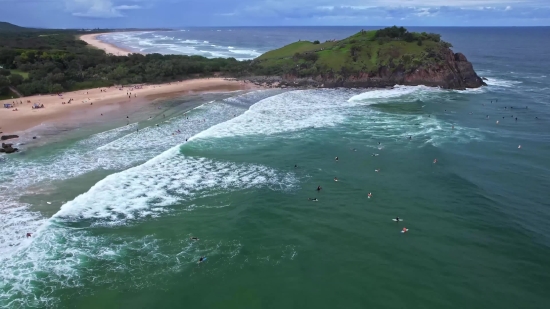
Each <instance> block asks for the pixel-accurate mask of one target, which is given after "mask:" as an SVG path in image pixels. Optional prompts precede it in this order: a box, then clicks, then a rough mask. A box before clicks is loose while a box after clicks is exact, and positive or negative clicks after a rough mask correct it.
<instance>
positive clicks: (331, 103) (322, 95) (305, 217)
mask: <svg viewBox="0 0 550 309" xmlns="http://www.w3.org/2000/svg"><path fill="white" fill-rule="evenodd" d="M449 31H450V32H452V31H451V30H449ZM453 31H455V32H452V33H454V35H455V36H457V37H456V38H455V39H454V40H452V42H453V43H454V42H455V40H456V41H457V43H456V44H455V45H457V44H460V45H461V48H460V50H461V51H463V52H465V53H466V55H468V56H469V55H472V57H470V59H471V60H472V61H473V62H474V65H475V67H476V69H478V71H480V75H482V76H485V77H487V78H488V86H487V87H483V88H481V89H475V90H467V91H447V90H440V89H434V88H427V87H402V86H400V87H395V88H394V89H383V90H359V89H355V90H345V89H333V90H298V91H281V90H268V91H257V92H251V93H246V94H242V93H235V94H228V95H226V96H220V97H209V98H203V100H202V101H201V100H197V105H196V106H198V107H197V108H195V109H193V110H191V111H188V112H187V113H186V111H187V108H183V107H182V108H181V109H179V107H178V106H181V105H180V103H178V100H174V101H172V102H171V103H167V105H166V106H170V108H167V110H172V109H173V110H177V112H174V113H166V116H167V117H166V118H159V117H158V115H161V111H159V112H157V113H156V114H152V115H156V117H155V118H154V119H155V120H154V121H152V122H150V123H149V121H148V120H144V121H140V122H139V124H137V125H133V126H129V127H128V126H125V127H119V128H114V129H110V130H107V131H103V132H90V133H89V134H77V136H75V137H72V138H67V139H66V140H64V141H63V142H60V143H59V144H56V146H55V147H51V146H47V147H46V146H36V147H35V148H33V149H32V150H30V151H29V152H28V153H29V154H28V155H25V156H22V155H18V156H10V157H7V156H6V157H3V160H2V161H1V162H0V164H2V165H1V166H2V171H3V173H2V176H0V177H1V178H0V186H1V187H0V194H1V195H2V196H3V198H4V201H5V203H3V208H2V210H1V211H0V216H2V220H1V221H0V222H1V223H0V231H1V233H0V259H1V266H0V272H1V275H2V277H3V280H2V281H1V282H0V304H1V305H3V306H6V307H9V308H27V307H57V308H75V307H76V308H88V307H89V308H97V307H104V308H133V307H152V306H156V307H163V308H164V307H181V306H194V307H202V308H204V307H206V308H219V307H224V308H243V307H246V308H265V307H271V308H282V307H287V308H294V307H296V308H298V307H299V308H334V307H347V308H364V307H366V306H372V307H376V308H402V307H414V308H417V307H418V308H443V307H444V308H464V307H469V308H497V307H498V308H545V307H546V303H547V302H548V300H549V296H548V294H547V290H548V288H549V282H550V280H549V279H550V277H549V275H548V274H549V273H550V263H549V262H548V258H547V257H548V255H549V254H550V238H549V236H548V235H549V234H550V228H549V227H548V224H547V222H548V220H549V219H550V209H549V207H550V205H549V203H548V201H547V200H548V193H547V188H548V186H549V185H550V177H549V175H550V174H549V172H550V163H549V161H548V159H547V158H548V155H550V147H549V145H550V144H549V142H550V133H549V132H550V131H549V126H550V122H549V119H550V112H549V110H548V105H547V104H548V102H547V98H548V88H547V82H546V78H545V77H543V76H545V74H546V73H544V71H546V70H547V69H548V68H549V67H550V65H549V63H548V60H545V59H541V58H540V57H539V56H538V55H539V53H544V52H548V51H549V50H550V49H549V48H548V46H542V47H541V46H539V45H536V44H539V41H536V40H530V37H529V35H528V33H524V34H523V35H522V36H520V38H521V39H520V40H523V41H521V42H517V41H514V42H510V41H506V39H505V38H503V37H501V36H499V35H500V34H499V33H500V32H498V31H497V32H495V33H491V34H490V37H492V38H494V40H496V41H498V42H499V44H500V47H499V48H500V52H499V53H495V52H494V51H493V50H491V47H490V46H489V47H487V45H486V42H484V41H482V40H479V39H478V40H473V39H472V38H474V39H475V38H476V36H475V33H474V34H472V33H470V32H468V31H469V30H464V32H463V33H462V34H460V33H461V32H460V31H458V30H453ZM487 31H489V30H487ZM511 31H512V30H511ZM513 31H516V30H513ZM504 34H506V32H503V33H502V35H504ZM461 35H462V36H461ZM488 35H489V34H488ZM486 37H487V36H486ZM535 41H536V42H537V43H536V44H535V43H533V42H535ZM530 42H531V43H530ZM506 44H508V45H506ZM514 44H524V46H526V49H525V51H524V52H525V53H527V55H526V56H525V57H521V58H518V57H516V55H515V52H514V51H515V45H514ZM529 44H534V45H529ZM529 46H532V48H528V47H529ZM534 48H538V51H537V52H536V53H535V52H534V51H533V49H534ZM507 51H509V52H507ZM529 53H532V54H529ZM494 55H498V56H494ZM534 62H536V63H537V65H534ZM510 72H515V73H510ZM497 99H498V102H496V100H497ZM491 100H492V101H493V103H491ZM202 103H206V104H202ZM201 104H202V105H201ZM526 106H527V107H528V108H525V107H526ZM505 107H506V108H505ZM511 107H513V108H511ZM162 113H165V110H162ZM487 115H489V119H487V117H486V116H487ZM512 115H513V117H511V116H512ZM503 117H504V118H503ZM516 117H517V118H518V121H517V122H516V121H515V118H516ZM535 117H538V118H539V119H538V120H537V119H535ZM497 120H499V124H498V125H497V124H496V121H497ZM157 123H158V124H159V126H158V127H157V126H156V124H157ZM135 126H139V128H140V129H139V132H135V128H136V127H135ZM453 126H454V128H453ZM177 130H180V132H182V133H181V134H176V135H172V134H173V133H174V132H177ZM186 138H188V139H189V140H188V141H187V142H185V139H186ZM409 138H410V139H409ZM519 145H521V148H518V146H519ZM374 154H378V155H374ZM335 156H338V157H339V160H338V162H336V161H335V160H334V157H335ZM434 159H437V163H435V164H434V163H433V160H434ZM295 165H297V167H296V168H295V167H294V166H295ZM376 169H379V172H375V170H376ZM334 177H338V179H339V181H338V182H334V181H333V178H334ZM319 185H320V186H322V187H323V190H322V191H321V192H316V190H315V188H316V187H317V186H319ZM369 192H370V193H372V198H368V193H369ZM7 196H10V197H11V198H9V199H6V198H7ZM313 197H316V198H318V199H319V201H318V202H311V201H308V198H313ZM46 202H51V204H47V203H46ZM396 216H399V217H400V218H403V220H404V221H403V222H400V223H396V222H393V221H392V220H391V219H392V218H395V217H396ZM403 227H406V228H408V229H409V232H408V233H406V234H402V233H400V231H401V229H402V228H403ZM26 231H34V233H35V234H34V236H33V237H32V238H29V239H26V238H24V237H23V236H24V233H25V232H26ZM192 236H196V237H199V238H200V240H199V241H191V240H190V239H189V238H190V237H192ZM200 256H207V257H208V259H207V261H206V262H204V263H202V264H200V265H198V264H197V261H198V259H199V257H200Z"/></svg>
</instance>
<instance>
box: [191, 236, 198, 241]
mask: <svg viewBox="0 0 550 309" xmlns="http://www.w3.org/2000/svg"><path fill="white" fill-rule="evenodd" d="M189 239H191V240H195V241H197V240H199V239H198V238H197V237H191V238H189Z"/></svg>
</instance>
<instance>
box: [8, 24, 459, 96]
mask: <svg viewBox="0 0 550 309" xmlns="http://www.w3.org/2000/svg"><path fill="white" fill-rule="evenodd" d="M98 31H100V30H98ZM101 32H105V30H102V31H101ZM87 33H90V32H87ZM92 33H93V32H92ZM82 34H83V32H81V31H77V30H43V29H42V30H41V29H27V28H21V27H18V26H14V25H11V24H8V23H0V95H3V96H4V97H5V96H11V95H12V93H11V90H10V87H12V88H13V89H15V90H17V91H18V92H20V93H22V94H23V95H32V94H37V93H56V92H62V91H70V90H79V89H87V88H92V87H106V86H111V85H114V84H138V83H162V82H169V81H175V80H182V79H186V78H194V77H198V76H211V75H213V74H222V75H224V76H232V77H245V76H254V75H256V76H284V75H289V76H295V77H317V76H322V77H328V78H331V79H339V78H347V77H350V76H353V75H358V74H363V75H364V74H368V75H373V76H375V75H376V74H378V72H380V70H381V69H384V70H390V71H391V70H397V69H399V70H401V71H405V72H406V71H412V70H415V69H417V68H419V67H420V66H426V65H432V64H442V63H443V62H444V61H445V53H446V52H448V47H450V44H449V43H446V42H443V41H441V38H440V36H439V35H438V34H430V33H414V32H408V31H407V30H406V29H405V28H403V27H400V28H398V27H395V26H394V27H391V28H385V29H381V30H377V31H361V32H359V33H357V34H355V35H353V36H350V37H348V38H345V39H343V40H340V41H326V42H323V43H321V42H319V41H314V42H309V41H299V42H295V43H292V44H289V45H287V46H284V47H281V48H279V49H276V50H272V51H270V52H267V53H265V54H263V55H261V56H260V57H258V58H256V59H255V60H253V61H237V60H235V59H234V58H229V59H225V58H216V59H208V58H205V57H201V56H183V55H160V54H148V55H141V54H132V55H129V56H113V55H107V54H105V52H104V51H102V50H99V49H95V48H89V46H88V45H87V44H86V43H85V42H84V41H81V40H79V39H78V36H79V35H82Z"/></svg>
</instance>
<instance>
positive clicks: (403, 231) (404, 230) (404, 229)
mask: <svg viewBox="0 0 550 309" xmlns="http://www.w3.org/2000/svg"><path fill="white" fill-rule="evenodd" d="M408 231H409V229H407V228H406V227H404V228H403V229H402V230H401V233H407V232H408Z"/></svg>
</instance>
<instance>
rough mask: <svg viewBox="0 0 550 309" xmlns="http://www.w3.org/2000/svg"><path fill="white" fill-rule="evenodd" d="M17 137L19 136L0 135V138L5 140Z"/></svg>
mask: <svg viewBox="0 0 550 309" xmlns="http://www.w3.org/2000/svg"><path fill="white" fill-rule="evenodd" d="M18 137H19V136H18V135H2V137H0V140H2V141H5V140H8V139H12V138H18Z"/></svg>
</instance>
